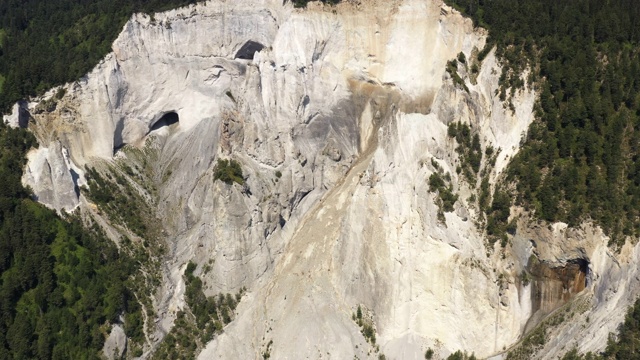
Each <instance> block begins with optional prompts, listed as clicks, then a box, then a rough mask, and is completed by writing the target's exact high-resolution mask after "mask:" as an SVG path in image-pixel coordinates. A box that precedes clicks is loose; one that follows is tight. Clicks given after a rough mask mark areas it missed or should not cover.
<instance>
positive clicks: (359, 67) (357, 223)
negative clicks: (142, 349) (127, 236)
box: [7, 0, 640, 359]
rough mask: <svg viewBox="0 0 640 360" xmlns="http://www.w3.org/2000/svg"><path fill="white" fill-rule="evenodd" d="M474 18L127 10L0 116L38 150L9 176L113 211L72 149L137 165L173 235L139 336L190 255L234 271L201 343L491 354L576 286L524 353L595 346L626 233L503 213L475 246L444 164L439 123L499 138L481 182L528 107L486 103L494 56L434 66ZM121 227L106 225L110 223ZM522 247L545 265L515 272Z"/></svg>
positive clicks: (623, 301) (620, 300)
mask: <svg viewBox="0 0 640 360" xmlns="http://www.w3.org/2000/svg"><path fill="white" fill-rule="evenodd" d="M486 35H487V34H486V32H484V31H482V30H480V29H474V28H473V25H472V23H471V21H470V20H468V19H464V18H463V17H462V16H460V14H458V13H457V12H456V11H454V10H453V9H451V8H449V7H447V6H446V5H444V4H443V3H442V2H441V1H439V0H432V1H424V0H396V1H386V2H377V1H373V0H365V1H361V2H359V3H357V4H356V3H353V2H344V3H341V4H339V5H337V6H336V7H328V6H322V5H321V4H319V3H310V4H309V6H308V8H307V9H306V10H298V9H293V7H292V5H291V4H289V3H285V4H283V2H282V1H280V0H260V1H250V0H236V1H222V0H213V1H208V2H205V3H202V4H199V5H195V6H190V7H187V8H183V9H178V10H173V11H168V12H165V13H159V14H155V15H154V20H152V19H151V18H150V17H149V16H148V15H144V14H137V15H135V16H133V17H132V18H131V20H130V21H129V22H127V24H126V25H125V26H124V29H123V32H122V33H121V34H120V36H119V37H118V39H117V40H116V41H115V43H114V44H113V52H112V53H111V54H109V55H108V56H107V57H106V58H105V59H104V60H103V61H102V62H101V63H100V64H99V65H97V66H96V68H95V69H94V70H93V71H91V72H90V73H89V74H87V76H86V77H84V78H83V79H81V80H79V81H78V82H75V83H72V84H68V85H66V86H65V88H66V89H67V91H66V95H65V96H64V97H63V98H62V99H60V100H59V101H58V103H57V106H55V108H52V109H51V111H40V112H38V113H36V112H35V111H34V110H35V108H36V107H37V106H38V102H39V101H46V100H47V99H50V98H51V97H52V96H53V95H54V93H55V92H56V91H57V90H56V89H53V90H52V91H50V92H49V93H48V94H46V95H45V96H44V97H43V98H41V99H35V100H34V101H32V102H31V103H29V104H26V105H25V104H22V105H20V106H17V107H16V114H14V116H12V117H8V118H7V119H8V120H11V121H12V122H13V123H15V124H23V123H24V121H23V120H24V117H25V111H31V121H30V123H29V127H30V129H31V130H32V131H33V132H34V133H35V134H36V136H37V137H38V140H39V142H40V144H41V146H40V148H39V149H38V150H34V151H33V152H32V153H30V154H29V164H28V167H27V169H26V171H25V175H24V178H23V179H24V182H25V184H28V185H30V186H31V187H32V188H33V190H34V192H35V194H36V196H37V197H38V199H39V200H40V201H42V202H43V203H45V204H47V205H48V206H51V207H53V208H55V209H58V210H61V209H66V210H71V209H73V208H76V207H77V208H79V209H80V210H79V211H81V212H83V213H85V214H88V216H94V217H97V220H98V221H97V222H98V223H99V224H103V225H104V226H105V227H109V221H110V219H108V218H103V217H104V214H102V215H101V214H100V213H98V212H95V211H93V210H92V209H93V205H92V204H91V203H90V202H88V201H87V199H85V198H84V195H82V194H80V195H79V194H78V192H77V191H75V189H77V188H81V187H82V186H83V185H84V174H83V170H82V169H84V167H85V165H88V166H93V165H96V164H112V165H115V166H116V167H117V166H118V164H126V165H127V166H129V170H131V172H133V173H134V175H133V176H131V175H129V174H127V171H121V173H122V176H126V177H127V179H130V180H131V181H132V184H134V183H135V184H138V183H136V182H135V181H139V179H140V178H141V176H140V174H136V173H137V172H142V171H143V172H145V174H147V175H145V177H144V178H145V179H151V180H150V184H148V185H149V186H148V187H149V189H150V190H147V189H146V188H145V187H144V186H143V185H144V184H143V185H140V184H138V185H135V186H137V188H138V189H139V190H140V192H141V193H144V197H143V198H144V199H147V200H148V203H149V204H150V206H153V212H154V213H155V216H156V217H157V218H158V219H159V221H158V222H157V223H158V224H162V227H163V229H162V233H163V237H165V238H166V239H167V241H168V244H166V245H167V248H168V249H169V251H168V257H167V259H165V261H164V263H163V269H164V270H163V274H162V276H163V280H162V285H161V286H160V287H159V290H158V293H157V295H156V298H155V302H154V305H155V306H156V310H157V312H158V314H159V317H158V318H157V319H150V320H151V321H153V322H154V324H155V330H154V334H147V335H148V338H149V339H150V340H149V341H150V342H151V343H153V344H157V342H158V341H161V339H162V337H163V336H164V334H166V333H167V331H168V330H169V329H170V328H171V327H172V326H173V320H174V319H175V314H176V312H177V311H179V310H180V309H181V308H183V307H184V287H185V286H184V283H183V279H182V272H183V270H184V267H185V264H186V263H187V262H188V261H194V262H195V263H196V264H198V268H197V270H196V271H195V273H194V274H195V275H196V276H200V277H201V278H202V279H203V281H204V283H205V287H204V289H205V292H206V293H207V294H208V295H212V294H217V293H220V292H224V293H227V292H229V293H236V292H238V290H239V289H240V288H243V287H246V288H247V293H246V295H245V296H244V297H243V299H242V301H241V302H240V304H239V306H238V308H237V312H238V314H237V316H236V319H235V320H234V321H233V322H232V323H231V324H229V325H228V326H227V327H226V328H225V331H224V333H223V334H221V335H219V336H217V337H216V338H215V339H214V340H213V341H212V342H210V343H209V344H208V345H207V347H206V348H205V349H204V351H203V352H202V353H201V354H200V358H202V359H210V358H236V359H248V358H259V357H261V356H262V353H263V351H264V350H265V349H266V348H267V347H268V348H269V349H270V353H271V356H272V357H273V358H335V359H346V358H353V357H354V356H357V357H359V358H361V359H364V358H370V357H373V356H376V357H377V356H378V354H380V353H384V354H385V355H386V356H387V358H403V359H411V358H415V359H417V358H422V357H423V356H424V352H425V350H426V349H427V348H432V349H435V350H436V351H437V353H438V354H439V355H441V356H446V355H447V354H449V353H451V352H453V351H456V350H458V349H462V350H467V351H469V352H475V354H476V355H478V356H481V357H483V356H489V355H492V354H496V353H499V352H501V351H502V350H503V349H505V348H508V347H509V346H510V345H512V344H514V343H516V342H518V340H519V339H521V337H522V334H523V333H524V332H525V330H526V329H527V328H528V327H529V326H533V325H532V324H535V323H537V321H538V320H539V319H536V318H535V316H536V315H535V314H538V315H539V318H542V317H544V315H546V313H548V312H551V311H552V310H553V309H554V308H556V307H557V306H559V304H561V303H563V302H565V301H571V300H570V298H571V295H572V294H574V293H576V292H580V293H581V295H580V296H583V295H582V294H584V296H585V297H586V298H587V299H589V302H588V304H589V306H588V310H586V311H584V312H582V313H580V314H578V315H576V318H574V319H572V320H571V322H570V323H566V324H560V325H559V326H557V327H555V328H554V329H552V330H550V331H553V332H554V333H553V334H554V336H553V339H557V341H556V340H554V341H551V342H549V343H547V344H546V345H545V347H544V348H543V349H541V350H540V352H539V353H538V355H537V356H539V357H543V358H548V357H557V356H558V355H559V354H562V353H563V352H564V351H567V350H568V349H569V348H570V346H572V345H576V346H578V347H579V349H580V350H581V351H588V350H597V349H600V348H602V347H603V346H605V344H606V338H607V336H608V333H609V332H610V331H613V330H614V329H615V327H616V326H617V324H618V323H619V322H620V321H621V320H622V318H623V316H624V308H625V307H626V306H627V305H628V304H630V302H631V301H632V300H633V299H634V298H635V295H636V294H637V292H638V281H639V280H636V279H640V277H638V276H637V275H638V268H639V266H638V264H637V262H638V260H637V259H638V255H637V251H638V247H637V246H634V245H631V244H628V245H626V246H625V247H624V248H623V249H622V251H621V252H620V253H619V254H618V253H613V252H611V251H610V250H609V249H608V248H607V246H606V243H607V239H606V237H605V236H604V235H603V234H602V233H601V231H600V230H599V229H597V228H595V227H592V226H590V225H589V224H584V225H583V226H582V227H580V228H578V229H568V228H567V227H566V225H564V224H552V225H549V224H538V223H535V222H533V221H530V220H528V219H527V216H526V214H524V213H522V211H521V210H519V209H514V214H517V215H518V216H520V217H519V219H520V220H518V230H517V232H516V235H515V236H512V237H510V239H509V240H510V241H509V245H508V246H507V248H506V249H505V250H504V251H503V250H501V249H499V248H497V247H496V248H494V249H487V248H486V244H487V241H486V239H485V237H484V235H483V233H482V232H481V231H479V230H478V227H477V226H476V224H475V222H476V221H478V219H479V217H478V210H477V205H475V203H474V201H473V200H472V199H473V198H472V197H471V195H472V194H474V193H475V185H469V183H468V182H467V181H466V180H464V179H463V178H462V177H461V176H459V175H458V173H457V172H456V168H457V167H458V166H459V165H460V159H459V158H458V155H457V153H456V151H455V148H456V147H457V144H456V143H455V141H454V140H452V139H450V138H449V137H448V136H447V126H448V124H450V123H451V122H463V123H466V124H468V125H470V127H471V128H472V129H473V131H474V132H477V133H478V134H479V138H480V141H481V146H482V148H483V149H485V148H487V147H488V146H492V147H493V148H494V149H500V153H499V156H498V157H497V158H496V161H495V166H494V167H493V168H491V169H490V170H489V172H488V174H489V175H488V176H489V180H490V182H491V183H492V184H493V183H494V182H495V181H496V179H497V178H499V177H500V175H501V174H502V173H503V171H504V169H505V167H506V165H507V164H508V162H509V160H510V159H511V158H512V157H513V155H514V154H515V153H516V152H517V151H518V147H519V144H520V141H521V139H522V137H523V136H524V135H526V131H527V129H528V126H529V124H530V123H531V121H532V120H533V114H532V109H533V104H534V102H535V99H536V94H535V92H534V91H533V88H532V87H525V89H523V90H520V91H518V92H517V93H516V94H515V95H514V98H513V100H512V101H513V105H514V110H511V109H507V108H506V107H505V106H504V104H503V103H502V102H501V101H499V99H497V98H496V95H495V94H496V93H497V91H496V90H497V89H498V80H499V76H500V73H501V69H500V65H499V61H498V60H497V59H496V58H495V54H494V53H493V52H490V53H489V54H488V55H487V57H486V58H485V59H484V61H483V63H482V65H481V67H480V71H479V73H478V74H477V78H476V81H474V82H471V81H470V79H469V76H468V73H467V69H466V67H465V65H463V64H460V65H459V66H458V71H459V74H460V76H461V77H462V79H463V80H464V81H465V85H466V87H467V89H468V91H467V90H465V89H463V88H461V87H460V86H458V87H456V86H455V85H454V84H453V81H452V80H451V78H450V76H449V75H448V74H447V73H446V70H445V69H446V63H447V61H449V60H451V59H454V58H455V57H456V56H457V54H458V53H460V52H463V53H464V54H465V57H466V58H467V59H473V55H472V54H474V53H476V52H477V50H479V49H482V48H483V47H484V44H485V40H486ZM166 114H171V115H170V116H171V117H173V116H174V115H173V114H175V118H177V119H179V121H177V122H174V121H173V120H172V119H170V118H167V117H166V116H167V115H166ZM163 116H165V118H163ZM160 125H169V126H160ZM123 144H127V145H126V146H125V147H124V148H122V149H121V150H123V151H117V153H116V154H115V155H114V149H115V148H118V147H120V146H121V145H123ZM127 149H129V151H127ZM220 158H233V159H234V160H236V161H238V162H239V163H240V164H241V166H242V169H243V174H244V177H245V179H244V180H245V181H244V184H243V185H242V186H241V185H239V184H232V185H228V184H225V183H223V182H220V181H214V175H213V168H214V165H215V163H216V160H217V159H220ZM434 164H437V168H436V166H435V165H434ZM132 165H135V166H132ZM435 171H443V172H444V173H448V174H449V176H450V177H451V184H452V189H453V191H454V192H455V193H457V194H458V195H459V198H458V201H457V202H456V204H455V211H454V212H449V213H445V214H444V220H445V222H446V224H443V222H442V221H441V219H439V217H438V211H439V209H438V206H437V205H436V203H435V197H436V195H435V194H433V193H431V192H429V185H428V179H429V177H430V175H431V174H432V173H433V172H435ZM125 230H126V229H125ZM125 230H122V229H120V230H118V228H116V227H109V229H108V231H107V233H108V234H109V235H110V236H111V237H112V238H113V239H114V240H118V239H119V236H120V234H119V231H125ZM531 239H535V245H532V242H531ZM532 255H535V257H536V258H538V259H539V261H540V262H539V265H531V267H530V268H529V271H530V272H531V273H532V274H533V275H534V277H533V281H531V282H530V283H529V284H528V285H526V286H525V285H524V284H523V283H522V282H521V281H520V280H519V279H520V276H521V274H522V272H523V270H525V269H527V264H528V259H529V258H530V257H531V256H532ZM573 259H589V276H590V278H591V279H592V281H591V282H590V283H589V284H586V285H587V287H586V288H584V289H582V288H581V287H582V286H584V285H581V284H583V283H584V281H583V280H584V279H583V277H582V276H583V275H581V274H582V270H581V269H583V265H584V264H582V263H579V262H578V263H572V261H573ZM542 264H547V265H548V267H544V266H543V265H542ZM205 265H206V266H207V269H208V271H204V270H203V268H204V267H205ZM554 269H555V270H554ZM560 269H563V270H560ZM358 305H362V306H364V307H365V308H366V309H368V311H370V313H371V320H372V323H373V324H375V332H376V338H377V343H376V345H377V346H376V347H374V346H372V345H371V344H370V343H368V342H367V340H366V339H365V338H364V337H363V335H362V333H361V332H360V329H359V327H358V325H357V324H356V323H355V322H354V321H353V320H352V314H353V313H354V311H355V309H356V308H357V306H358ZM614 310H615V311H614ZM532 316H533V317H532ZM587 317H588V318H589V319H590V321H588V322H587V321H586V319H587ZM153 344H150V345H153ZM378 347H379V349H378ZM149 348H151V346H148V347H147V349H149ZM147 355H149V353H148V352H147V353H145V356H147Z"/></svg>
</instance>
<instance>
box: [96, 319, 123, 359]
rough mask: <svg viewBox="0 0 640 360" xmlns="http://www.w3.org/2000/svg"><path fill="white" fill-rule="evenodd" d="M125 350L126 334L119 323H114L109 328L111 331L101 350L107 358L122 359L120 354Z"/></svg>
mask: <svg viewBox="0 0 640 360" xmlns="http://www.w3.org/2000/svg"><path fill="white" fill-rule="evenodd" d="M126 350H127V335H126V334H125V332H124V329H123V328H122V326H121V325H119V324H116V325H113V327H112V328H111V332H110V333H109V336H108V337H107V340H105V342H104V348H103V350H102V352H103V353H104V354H105V356H106V357H107V359H109V360H115V359H122V355H123V354H124V352H125V351H126Z"/></svg>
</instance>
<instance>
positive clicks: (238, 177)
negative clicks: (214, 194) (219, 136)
mask: <svg viewBox="0 0 640 360" xmlns="http://www.w3.org/2000/svg"><path fill="white" fill-rule="evenodd" d="M213 179H214V180H220V181H222V182H224V183H226V184H229V185H231V184H232V183H234V182H236V183H238V184H240V185H243V184H244V178H243V175H242V168H241V167H240V163H239V162H237V161H236V160H233V159H232V160H227V159H218V163H217V164H216V167H215V169H214V170H213Z"/></svg>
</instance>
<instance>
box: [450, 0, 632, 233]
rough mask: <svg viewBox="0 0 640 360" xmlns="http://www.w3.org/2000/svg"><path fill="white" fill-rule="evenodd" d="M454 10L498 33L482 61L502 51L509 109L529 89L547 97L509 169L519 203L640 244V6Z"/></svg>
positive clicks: (517, 5) (454, 1)
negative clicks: (517, 94) (515, 95)
mask: <svg viewBox="0 0 640 360" xmlns="http://www.w3.org/2000/svg"><path fill="white" fill-rule="evenodd" d="M448 2H449V4H451V5H453V6H455V7H456V8H458V9H460V10H461V11H463V12H464V13H466V14H467V15H469V16H470V17H471V18H472V19H473V20H474V22H475V24H476V25H478V26H482V27H486V28H488V29H489V30H490V38H489V45H488V46H487V48H486V50H485V51H482V52H481V53H480V55H479V58H480V60H481V59H482V57H483V56H485V55H486V53H487V50H488V49H490V48H493V47H494V46H495V47H496V48H497V54H498V56H499V58H500V59H501V61H502V62H503V65H505V66H504V71H503V73H502V76H501V78H500V81H501V85H502V87H501V90H500V94H499V95H500V98H501V99H502V100H503V101H504V102H505V106H509V102H510V99H511V95H512V94H513V93H514V92H515V91H518V89H519V88H522V87H523V86H535V87H536V88H537V89H538V91H539V93H540V100H539V102H538V103H537V104H536V107H535V111H536V118H537V120H536V122H535V123H534V124H533V125H532V126H531V128H530V129H529V133H528V136H527V138H526V139H523V142H524V146H523V148H522V150H521V151H520V152H519V154H518V156H517V157H516V158H515V159H514V160H513V162H512V163H511V164H510V166H509V169H508V184H512V185H515V188H512V189H511V191H510V193H511V195H512V196H513V197H514V198H515V199H516V202H517V203H518V204H521V205H524V206H526V207H528V208H529V209H531V210H534V211H535V214H536V215H537V216H539V217H540V218H542V219H544V220H547V221H564V222H567V223H569V224H570V225H577V224H579V223H580V222H581V221H582V220H586V219H592V220H594V221H596V222H597V223H598V224H599V225H601V226H602V227H603V228H604V230H605V232H606V233H607V234H609V235H610V236H611V237H612V241H613V242H614V243H615V244H616V245H620V244H621V243H623V242H624V239H625V236H634V237H637V236H639V235H640V221H639V220H640V218H639V216H640V162H639V161H638V159H639V156H640V149H639V146H640V57H639V55H640V47H639V43H640V26H638V24H637V20H638V19H640V3H639V2H637V1H634V0H611V1H600V0H576V1H556V0H533V1H515V2H514V1H510V0H492V1H488V0H485V1H482V0H450V1H448ZM525 69H529V70H530V75H529V77H528V78H527V79H522V78H521V76H520V75H521V74H522V73H523V71H524V70H525ZM505 188H506V187H505ZM505 190H506V189H505Z"/></svg>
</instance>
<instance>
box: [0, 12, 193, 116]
mask: <svg viewBox="0 0 640 360" xmlns="http://www.w3.org/2000/svg"><path fill="white" fill-rule="evenodd" d="M195 2H196V1H195V0H47V1H44V0H3V1H0V110H3V111H7V109H8V108H9V107H10V106H11V105H12V104H13V103H15V102H16V101H17V100H20V99H23V98H25V97H27V96H34V95H37V94H40V93H42V92H44V91H46V90H48V89H50V88H51V87H53V86H57V85H61V84H64V83H66V82H70V81H74V80H77V79H79V78H80V77H82V76H84V75H85V74H86V73H87V72H89V70H91V69H92V68H93V67H94V66H95V65H96V64H97V63H98V62H99V61H100V59H102V58H103V57H104V56H105V55H106V54H107V53H109V51H111V44H112V43H113V41H114V40H115V39H116V37H117V36H118V34H119V33H120V31H121V30H122V27H123V25H124V24H125V22H126V21H127V20H128V19H129V17H130V16H131V15H132V14H133V13H134V12H147V13H153V12H156V11H163V10H168V9H172V8H176V7H180V6H184V5H188V4H192V3H195Z"/></svg>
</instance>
